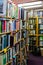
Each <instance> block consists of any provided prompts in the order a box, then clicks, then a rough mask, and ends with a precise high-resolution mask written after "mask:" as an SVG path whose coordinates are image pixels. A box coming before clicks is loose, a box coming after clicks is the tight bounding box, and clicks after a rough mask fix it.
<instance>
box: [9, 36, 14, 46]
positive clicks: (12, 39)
mask: <svg viewBox="0 0 43 65" xmlns="http://www.w3.org/2000/svg"><path fill="white" fill-rule="evenodd" d="M13 44H14V36H10V46H11V47H12V46H13Z"/></svg>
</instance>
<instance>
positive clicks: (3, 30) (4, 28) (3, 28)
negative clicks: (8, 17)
mask: <svg viewBox="0 0 43 65" xmlns="http://www.w3.org/2000/svg"><path fill="white" fill-rule="evenodd" d="M2 32H6V21H5V20H2Z"/></svg>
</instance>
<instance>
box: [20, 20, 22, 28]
mask: <svg viewBox="0 0 43 65" xmlns="http://www.w3.org/2000/svg"><path fill="white" fill-rule="evenodd" d="M20 29H22V20H20Z"/></svg>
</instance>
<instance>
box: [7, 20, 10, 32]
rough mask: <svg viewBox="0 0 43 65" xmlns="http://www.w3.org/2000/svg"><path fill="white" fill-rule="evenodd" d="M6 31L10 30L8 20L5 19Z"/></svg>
mask: <svg viewBox="0 0 43 65" xmlns="http://www.w3.org/2000/svg"><path fill="white" fill-rule="evenodd" d="M6 32H10V21H7V24H6Z"/></svg>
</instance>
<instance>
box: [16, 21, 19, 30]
mask: <svg viewBox="0 0 43 65" xmlns="http://www.w3.org/2000/svg"><path fill="white" fill-rule="evenodd" d="M19 29H20V21H16V30H19Z"/></svg>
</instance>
